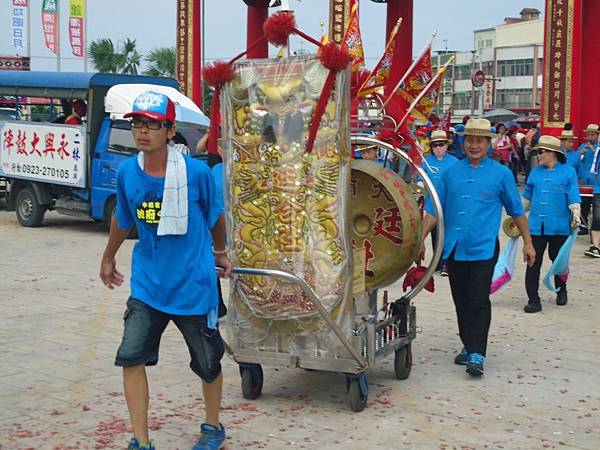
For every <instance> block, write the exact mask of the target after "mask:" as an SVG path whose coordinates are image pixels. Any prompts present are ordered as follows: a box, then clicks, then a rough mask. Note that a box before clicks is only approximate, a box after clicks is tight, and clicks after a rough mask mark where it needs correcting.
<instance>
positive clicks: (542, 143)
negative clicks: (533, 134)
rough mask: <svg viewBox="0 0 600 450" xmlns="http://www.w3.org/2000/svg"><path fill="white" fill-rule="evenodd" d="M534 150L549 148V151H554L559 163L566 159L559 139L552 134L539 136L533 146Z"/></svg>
mask: <svg viewBox="0 0 600 450" xmlns="http://www.w3.org/2000/svg"><path fill="white" fill-rule="evenodd" d="M533 149H534V150H542V149H543V150H549V151H551V152H555V153H556V154H557V155H556V156H557V157H558V160H559V161H560V162H561V163H563V164H564V163H565V161H566V160H567V155H566V154H565V152H564V150H563V149H562V148H561V147H560V139H558V138H556V137H554V136H540V140H539V142H538V143H537V145H536V146H535V147H533Z"/></svg>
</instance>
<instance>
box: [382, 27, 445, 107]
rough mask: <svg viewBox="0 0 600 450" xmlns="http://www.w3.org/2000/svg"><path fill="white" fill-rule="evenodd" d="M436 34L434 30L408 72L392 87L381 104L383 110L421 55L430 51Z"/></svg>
mask: <svg viewBox="0 0 600 450" xmlns="http://www.w3.org/2000/svg"><path fill="white" fill-rule="evenodd" d="M437 33H438V32H437V30H435V31H434V32H433V33H431V39H429V42H427V45H426V46H425V48H424V49H423V51H422V52H421V54H420V55H419V57H418V58H416V59H415V60H414V61H413V62H412V64H411V65H410V67H409V68H408V70H407V71H406V72H405V73H404V75H402V78H401V79H400V81H398V84H396V87H394V89H392V92H390V95H389V96H388V98H386V99H385V102H384V103H383V108H385V107H386V106H387V104H388V103H389V102H390V100H391V99H392V97H393V96H394V93H395V92H396V91H397V90H398V89H399V88H400V86H402V83H404V81H406V77H408V74H409V73H410V72H411V70H413V69H414V68H415V66H416V65H417V63H418V62H419V61H420V60H421V58H422V57H423V55H425V52H426V51H431V45H432V44H433V38H434V37H435V36H436V35H437Z"/></svg>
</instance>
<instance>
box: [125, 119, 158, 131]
mask: <svg viewBox="0 0 600 450" xmlns="http://www.w3.org/2000/svg"><path fill="white" fill-rule="evenodd" d="M164 125H165V124H164V123H163V122H161V121H160V120H142V119H131V128H136V129H138V130H141V129H142V128H144V126H145V127H146V128H148V129H149V130H160V129H161V128H162V127H163V126H164Z"/></svg>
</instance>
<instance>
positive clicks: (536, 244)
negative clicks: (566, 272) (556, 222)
mask: <svg viewBox="0 0 600 450" xmlns="http://www.w3.org/2000/svg"><path fill="white" fill-rule="evenodd" d="M568 237H569V236H556V235H555V236H531V240H532V241H533V248H534V249H535V262H534V263H533V266H531V267H529V266H527V271H526V272H525V289H526V290H527V298H528V299H529V303H539V302H540V296H539V293H538V289H539V287H540V269H541V267H542V262H543V261H544V253H545V251H546V247H548V256H549V257H550V260H551V261H554V260H555V259H556V256H557V255H558V252H559V250H560V248H561V247H562V245H563V244H564V243H565V241H566V240H567V238H568ZM554 286H555V287H557V288H560V289H561V290H564V291H565V292H566V291H567V283H565V282H564V281H562V280H561V279H560V277H554Z"/></svg>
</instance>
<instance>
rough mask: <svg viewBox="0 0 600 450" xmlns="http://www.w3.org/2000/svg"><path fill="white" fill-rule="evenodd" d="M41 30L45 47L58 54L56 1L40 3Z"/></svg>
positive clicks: (49, 0) (50, 0)
mask: <svg viewBox="0 0 600 450" xmlns="http://www.w3.org/2000/svg"><path fill="white" fill-rule="evenodd" d="M42 28H43V29H44V40H45V41H46V47H48V49H50V51H51V52H52V53H54V54H56V53H57V52H58V14H57V8H56V0H44V3H42Z"/></svg>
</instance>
